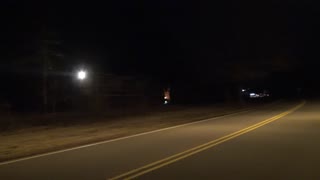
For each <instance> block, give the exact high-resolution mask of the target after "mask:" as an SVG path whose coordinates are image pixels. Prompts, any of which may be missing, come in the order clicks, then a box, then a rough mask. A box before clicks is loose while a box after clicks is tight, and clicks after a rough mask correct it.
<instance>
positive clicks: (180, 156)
mask: <svg viewBox="0 0 320 180" xmlns="http://www.w3.org/2000/svg"><path fill="white" fill-rule="evenodd" d="M305 103H306V102H305V101H303V102H302V103H300V104H299V105H297V106H295V107H294V108H292V109H290V110H288V111H285V112H283V113H281V114H278V115H276V116H274V117H271V118H269V119H266V120H264V121H261V122H259V123H257V124H254V125H252V126H249V127H247V128H244V129H241V130H239V131H237V132H234V133H231V134H229V135H226V136H223V137H221V138H218V139H215V140H213V141H210V142H208V143H205V144H202V145H199V146H197V147H194V148H191V149H189V150H186V151H183V152H181V153H178V154H175V155H172V156H169V157H167V158H164V159H161V160H159V161H156V162H153V163H150V164H147V165H145V166H142V167H140V168H137V169H134V170H131V171H129V172H126V173H123V174H121V175H118V176H116V177H113V178H111V180H117V179H133V178H136V177H139V176H141V175H143V174H146V173H148V172H151V171H154V170H156V169H159V168H161V167H163V166H166V165H169V164H172V163H174V162H176V161H179V160H181V159H184V158H187V157H189V156H192V155H194V154H197V153H199V152H201V151H204V150H207V149H209V148H212V147H214V146H216V145H218V144H221V143H223V142H226V141H228V140H230V139H233V138H236V137H238V136H240V135H242V134H245V133H247V132H250V131H253V130H255V129H257V128H259V127H261V126H264V125H266V124H268V123H271V122H273V121H275V120H277V119H280V118H282V117H284V116H286V115H288V114H290V113H292V112H294V111H296V110H297V109H299V108H301V107H302V106H303V105H304V104H305Z"/></svg>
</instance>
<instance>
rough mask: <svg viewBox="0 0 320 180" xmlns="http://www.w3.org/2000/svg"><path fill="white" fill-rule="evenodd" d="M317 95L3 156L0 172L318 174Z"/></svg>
mask: <svg viewBox="0 0 320 180" xmlns="http://www.w3.org/2000/svg"><path fill="white" fill-rule="evenodd" d="M319 139H320V103H318V102H307V103H306V104H304V103H300V102H290V103H289V102H282V103H278V104H274V105H272V106H265V107H263V108H258V109H256V110H253V111H249V112H242V113H238V114H233V115H228V116H224V117H220V118H212V119H207V120H204V121H201V122H197V123H193V124H188V125H184V126H179V127H175V128H171V129H165V130H161V131H157V132H152V133H147V134H142V135H138V136H133V137H128V138H124V139H119V140H115V141H108V142H104V143H100V144H97V145H90V146H86V147H79V148H76V149H70V150H66V151H63V152H56V153H52V154H47V155H42V156H38V157H32V158H29V159H23V160H18V161H12V162H7V163H1V164H0V179H4V180H7V179H24V180H26V179H32V180H37V179H41V180H44V179H77V180H79V179H93V180H94V179H111V178H113V179H125V178H129V179H131V178H137V179H320V140H319Z"/></svg>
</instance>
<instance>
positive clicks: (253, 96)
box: [249, 93, 257, 98]
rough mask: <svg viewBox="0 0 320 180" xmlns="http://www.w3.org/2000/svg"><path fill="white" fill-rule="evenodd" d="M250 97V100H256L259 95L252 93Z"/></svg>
mask: <svg viewBox="0 0 320 180" xmlns="http://www.w3.org/2000/svg"><path fill="white" fill-rule="evenodd" d="M249 95H250V98H255V97H257V94H256V93H250V94H249Z"/></svg>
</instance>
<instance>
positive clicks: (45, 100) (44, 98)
mask: <svg viewBox="0 0 320 180" xmlns="http://www.w3.org/2000/svg"><path fill="white" fill-rule="evenodd" d="M47 52H48V47H47V44H46V41H45V40H43V44H42V60H43V62H42V63H43V67H42V69H43V72H42V103H43V104H42V105H43V113H47V112H48V57H47V54H48V53H47Z"/></svg>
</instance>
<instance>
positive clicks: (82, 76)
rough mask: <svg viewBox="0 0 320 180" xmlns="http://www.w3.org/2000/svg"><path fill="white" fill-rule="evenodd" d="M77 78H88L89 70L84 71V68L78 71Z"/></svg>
mask: <svg viewBox="0 0 320 180" xmlns="http://www.w3.org/2000/svg"><path fill="white" fill-rule="evenodd" d="M77 78H78V79H79V80H84V79H86V78H87V72H86V71H84V70H80V71H78V73H77Z"/></svg>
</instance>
